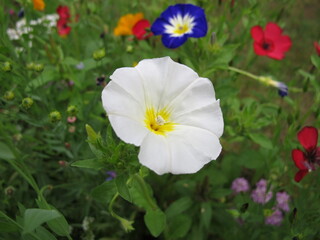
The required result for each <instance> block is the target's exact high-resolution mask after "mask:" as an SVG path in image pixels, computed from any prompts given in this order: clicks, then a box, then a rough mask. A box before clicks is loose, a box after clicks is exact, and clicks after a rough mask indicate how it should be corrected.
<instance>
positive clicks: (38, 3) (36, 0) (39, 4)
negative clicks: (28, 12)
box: [33, 0, 46, 11]
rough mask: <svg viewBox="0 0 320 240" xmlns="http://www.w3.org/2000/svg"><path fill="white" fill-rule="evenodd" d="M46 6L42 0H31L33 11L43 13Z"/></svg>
mask: <svg viewBox="0 0 320 240" xmlns="http://www.w3.org/2000/svg"><path fill="white" fill-rule="evenodd" d="M45 6H46V4H45V3H44V1H43V0H33V7H34V9H36V10H38V11H43V9H44V8H45Z"/></svg>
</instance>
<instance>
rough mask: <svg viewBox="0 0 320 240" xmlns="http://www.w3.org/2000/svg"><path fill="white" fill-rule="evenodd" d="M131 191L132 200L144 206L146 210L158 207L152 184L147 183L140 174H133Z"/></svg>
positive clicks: (130, 185)
mask: <svg viewBox="0 0 320 240" xmlns="http://www.w3.org/2000/svg"><path fill="white" fill-rule="evenodd" d="M129 191H130V195H131V198H132V202H133V203H134V204H136V205H137V206H139V207H142V208H144V209H145V210H146V211H150V210H156V209H158V206H157V204H156V201H155V200H154V198H153V196H152V190H151V187H150V185H149V184H147V183H146V182H145V181H144V180H143V178H141V177H140V176H138V175H134V176H133V178H132V180H131V182H130V184H129Z"/></svg>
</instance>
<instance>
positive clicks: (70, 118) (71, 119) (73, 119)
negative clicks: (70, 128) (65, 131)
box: [67, 116, 77, 123]
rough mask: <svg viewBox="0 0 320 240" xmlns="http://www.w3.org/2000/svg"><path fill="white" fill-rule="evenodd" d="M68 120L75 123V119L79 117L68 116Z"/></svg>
mask: <svg viewBox="0 0 320 240" xmlns="http://www.w3.org/2000/svg"><path fill="white" fill-rule="evenodd" d="M67 121H68V123H74V122H75V121H77V117H75V116H72V117H68V118H67Z"/></svg>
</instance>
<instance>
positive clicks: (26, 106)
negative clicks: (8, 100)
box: [21, 97, 33, 110]
mask: <svg viewBox="0 0 320 240" xmlns="http://www.w3.org/2000/svg"><path fill="white" fill-rule="evenodd" d="M32 105H33V100H32V98H29V97H27V98H24V99H22V103H21V106H22V107H23V108H24V109H26V110H28V109H29V108H31V106H32Z"/></svg>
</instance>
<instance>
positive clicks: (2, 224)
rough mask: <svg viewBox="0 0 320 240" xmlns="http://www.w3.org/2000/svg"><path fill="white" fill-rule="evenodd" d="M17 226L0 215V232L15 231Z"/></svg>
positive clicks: (17, 229)
mask: <svg viewBox="0 0 320 240" xmlns="http://www.w3.org/2000/svg"><path fill="white" fill-rule="evenodd" d="M17 231H19V227H18V226H17V224H14V223H13V222H9V221H7V220H6V219H4V218H1V217H0V232H17Z"/></svg>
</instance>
